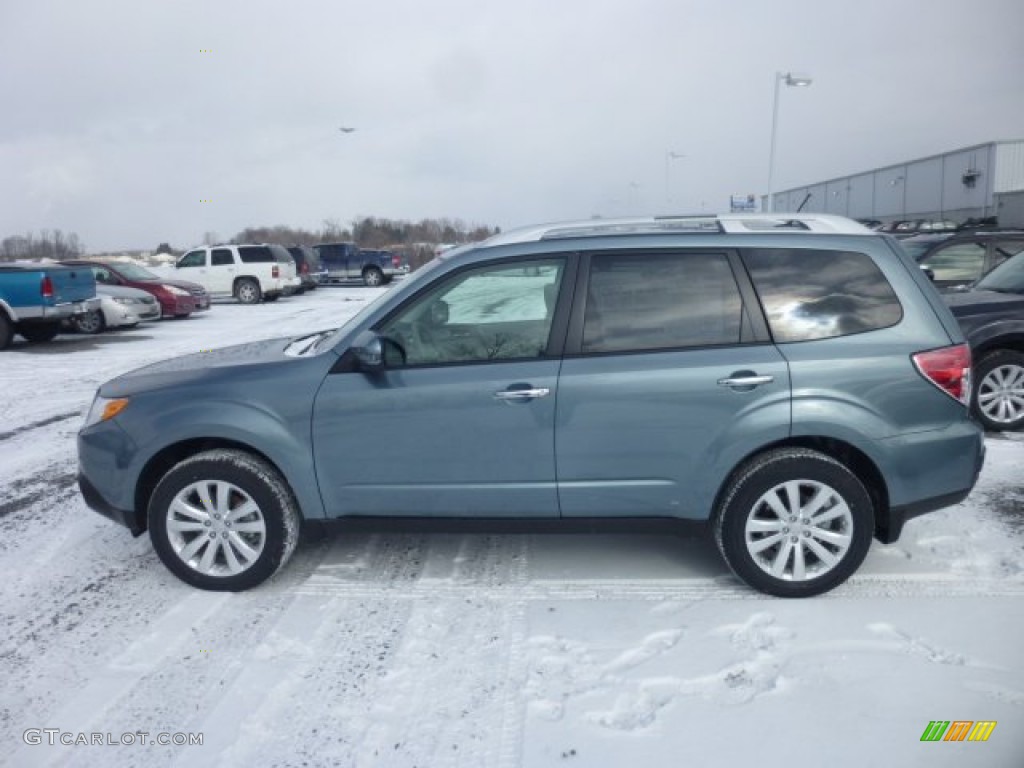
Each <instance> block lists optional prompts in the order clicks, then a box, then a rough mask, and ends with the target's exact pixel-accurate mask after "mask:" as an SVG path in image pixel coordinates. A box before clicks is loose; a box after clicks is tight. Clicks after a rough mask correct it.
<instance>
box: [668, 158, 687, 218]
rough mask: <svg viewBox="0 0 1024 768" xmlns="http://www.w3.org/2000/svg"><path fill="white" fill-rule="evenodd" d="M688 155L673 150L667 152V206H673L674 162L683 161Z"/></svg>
mask: <svg viewBox="0 0 1024 768" xmlns="http://www.w3.org/2000/svg"><path fill="white" fill-rule="evenodd" d="M684 157H686V155H683V154H680V153H679V152H674V151H672V150H671V149H668V150H665V205H666V207H667V206H670V205H671V204H672V161H673V160H681V159H682V158H684Z"/></svg>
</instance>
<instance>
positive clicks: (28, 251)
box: [0, 229, 85, 261]
mask: <svg viewBox="0 0 1024 768" xmlns="http://www.w3.org/2000/svg"><path fill="white" fill-rule="evenodd" d="M84 253H85V245H84V244H83V243H82V241H81V240H79V239H78V235H76V234H75V233H74V232H69V233H67V234H65V233H64V232H62V231H61V230H59V229H54V230H49V229H44V230H41V231H40V232H39V234H35V233H34V232H29V233H28V234H25V235H13V236H11V237H5V238H4V239H3V240H0V261H18V260H21V259H54V260H60V259H76V258H78V257H80V256H81V255H82V254H84Z"/></svg>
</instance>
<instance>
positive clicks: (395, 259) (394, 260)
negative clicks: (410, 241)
mask: <svg viewBox="0 0 1024 768" xmlns="http://www.w3.org/2000/svg"><path fill="white" fill-rule="evenodd" d="M401 265H402V257H401V256H399V255H398V254H397V253H396V254H394V255H393V256H392V257H391V266H392V267H399V266H401Z"/></svg>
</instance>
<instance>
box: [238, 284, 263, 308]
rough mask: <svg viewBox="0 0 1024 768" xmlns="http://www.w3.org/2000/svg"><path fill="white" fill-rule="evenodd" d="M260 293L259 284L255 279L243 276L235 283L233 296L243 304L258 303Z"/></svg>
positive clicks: (260, 296) (261, 296)
mask: <svg viewBox="0 0 1024 768" xmlns="http://www.w3.org/2000/svg"><path fill="white" fill-rule="evenodd" d="M262 294H263V292H262V291H261V290H260V284H259V283H257V282H256V281H255V280H251V279H249V278H244V279H242V280H239V281H238V282H237V283H235V298H236V299H238V300H239V301H240V302H242V303H243V304H259V302H260V299H261V298H263V295H262Z"/></svg>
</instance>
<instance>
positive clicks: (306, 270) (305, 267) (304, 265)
mask: <svg viewBox="0 0 1024 768" xmlns="http://www.w3.org/2000/svg"><path fill="white" fill-rule="evenodd" d="M302 274H304V275H308V274H309V264H307V263H306V262H302Z"/></svg>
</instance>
